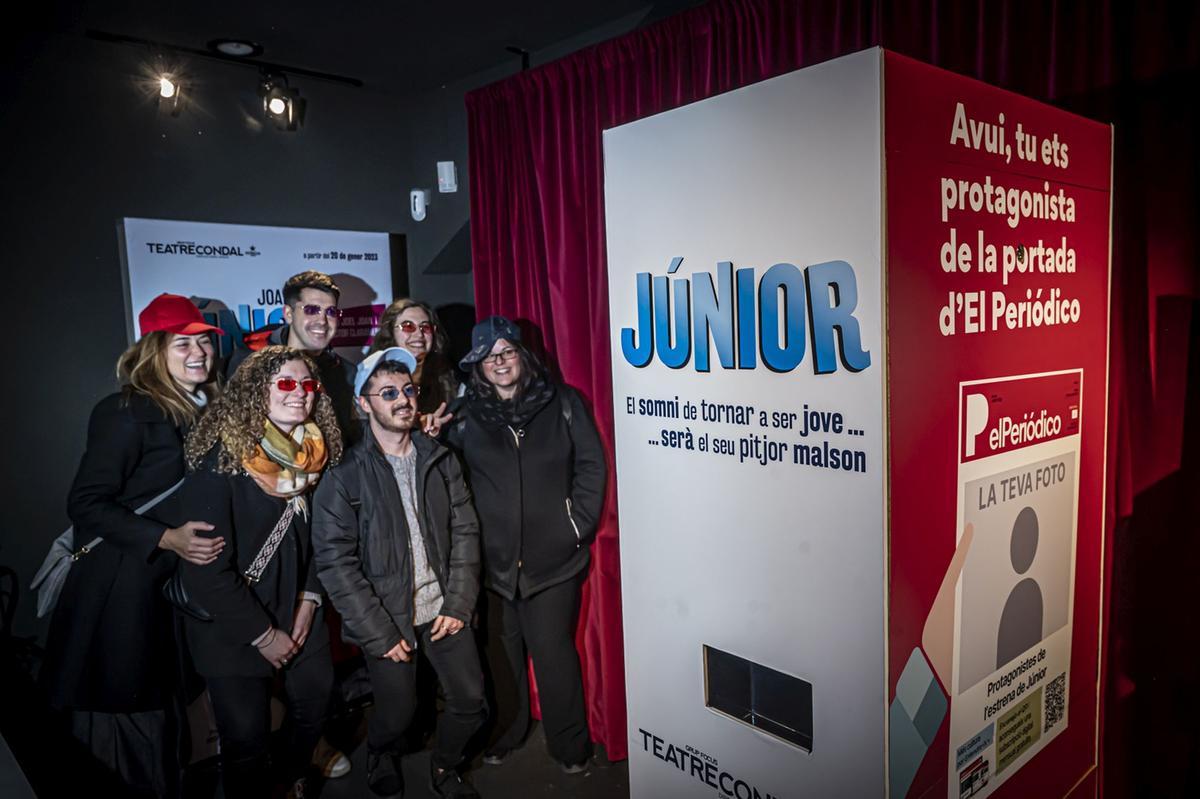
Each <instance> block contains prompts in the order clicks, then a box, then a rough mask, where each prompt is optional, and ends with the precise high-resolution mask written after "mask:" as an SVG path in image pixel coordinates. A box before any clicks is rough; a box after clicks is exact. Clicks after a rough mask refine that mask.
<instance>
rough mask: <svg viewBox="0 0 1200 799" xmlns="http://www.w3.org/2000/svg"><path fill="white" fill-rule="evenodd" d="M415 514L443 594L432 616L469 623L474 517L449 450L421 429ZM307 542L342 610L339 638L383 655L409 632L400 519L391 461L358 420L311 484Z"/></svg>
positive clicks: (475, 559) (416, 437)
mask: <svg viewBox="0 0 1200 799" xmlns="http://www.w3.org/2000/svg"><path fill="white" fill-rule="evenodd" d="M413 446H414V447H415V448H416V450H417V467H416V468H417V476H416V485H417V503H418V504H419V505H420V512H419V514H418V520H419V522H420V525H421V536H422V537H423V538H424V539H425V550H426V553H427V554H428V560H429V565H430V566H431V567H432V568H433V572H434V574H435V575H437V580H438V586H439V587H440V588H441V590H442V608H441V610H440V611H439V613H440V614H441V615H443V616H452V617H454V618H456V619H460V620H462V621H468V622H469V621H470V619H471V613H472V612H473V611H474V609H475V600H476V599H477V598H478V595H479V523H478V521H477V519H476V516H475V508H474V507H473V506H472V505H471V494H470V492H469V491H468V490H467V484H466V481H465V480H464V479H463V474H462V468H461V467H460V466H459V463H458V458H457V457H456V456H455V455H454V453H452V452H450V451H449V450H448V449H446V448H445V447H443V446H442V445H441V444H439V443H437V442H436V441H434V440H432V439H430V438H428V437H426V436H425V435H423V434H421V433H420V432H414V433H413ZM314 504H315V506H316V507H315V509H314V511H313V548H314V550H315V553H316V561H317V569H318V573H319V575H320V578H321V583H322V584H323V585H324V586H325V590H326V591H327V592H328V593H329V599H330V601H332V602H333V605H334V607H335V608H337V611H338V613H339V614H341V616H342V634H343V635H344V637H345V638H346V640H348V641H351V642H352V643H356V644H358V645H359V646H361V647H362V648H363V649H364V650H365V651H366V652H367V654H369V655H371V656H373V657H383V656H384V654H386V653H387V652H388V650H390V649H391V648H392V647H394V646H395V645H396V644H398V643H400V639H401V638H402V637H403V638H404V640H405V641H407V642H408V643H409V644H410V645H412V646H416V644H417V639H416V635H415V633H414V632H413V621H412V620H413V577H412V568H413V567H412V562H411V556H410V551H409V531H408V520H407V517H406V515H405V513H404V504H403V500H402V499H401V497H400V489H399V487H397V485H396V478H395V476H394V474H393V472H392V467H391V465H390V464H389V463H388V462H387V459H386V458H385V457H384V455H383V453H382V452H381V451H380V449H379V446H378V445H377V444H376V443H375V439H374V437H373V436H372V435H371V431H370V428H369V427H368V426H367V425H364V433H363V440H362V441H360V442H359V443H358V444H356V445H354V446H353V447H351V448H350V450H349V451H348V452H347V453H346V457H345V459H344V460H343V461H342V462H341V463H340V464H338V465H337V466H335V467H334V468H333V469H331V470H330V471H329V473H328V474H327V475H325V477H323V478H322V479H321V483H320V485H318V486H317V492H316V497H315V500H314Z"/></svg>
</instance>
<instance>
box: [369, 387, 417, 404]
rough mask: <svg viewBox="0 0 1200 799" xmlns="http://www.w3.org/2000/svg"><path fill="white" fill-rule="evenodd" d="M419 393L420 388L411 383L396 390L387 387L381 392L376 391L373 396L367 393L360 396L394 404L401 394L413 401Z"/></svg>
mask: <svg viewBox="0 0 1200 799" xmlns="http://www.w3.org/2000/svg"><path fill="white" fill-rule="evenodd" d="M420 393H421V387H420V386H418V385H415V384H413V383H407V384H405V386H404V388H396V387H395V386H387V387H386V388H384V389H382V390H381V391H377V392H375V393H374V394H368V393H367V392H365V391H364V392H363V393H362V396H364V397H379V398H380V399H382V400H384V401H385V402H395V401H396V400H398V399H400V395H401V394H403V395H404V396H406V397H408V398H409V399H414V398H416V396H417V395H418V394H420Z"/></svg>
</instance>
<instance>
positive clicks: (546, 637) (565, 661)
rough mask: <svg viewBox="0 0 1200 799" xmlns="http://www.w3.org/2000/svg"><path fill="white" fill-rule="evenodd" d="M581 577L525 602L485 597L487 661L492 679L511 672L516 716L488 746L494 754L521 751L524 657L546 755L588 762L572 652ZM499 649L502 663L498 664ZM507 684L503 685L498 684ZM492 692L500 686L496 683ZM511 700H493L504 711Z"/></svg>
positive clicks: (525, 711) (525, 714) (525, 723)
mask: <svg viewBox="0 0 1200 799" xmlns="http://www.w3.org/2000/svg"><path fill="white" fill-rule="evenodd" d="M582 582H583V575H579V576H577V577H573V578H572V579H570V580H567V581H566V582H564V583H559V584H558V585H555V586H551V587H550V588H547V589H546V590H544V591H541V592H539V593H537V594H534V595H533V596H530V597H517V598H516V599H512V600H510V599H505V598H504V597H502V596H500V595H499V594H497V593H495V592H493V591H489V592H488V597H487V600H488V648H489V650H490V651H489V652H488V660H489V662H491V663H492V664H493V666H492V671H493V674H495V673H497V672H499V671H502V670H503V671H510V673H511V675H512V677H513V683H515V685H516V688H515V691H516V696H515V708H516V711H515V712H516V717H515V718H514V720H513V721H512V722H511V723H510V724H509V726H508V728H507V729H506V730H504V731H503V732H502V733H501V735H500V737H499V738H498V739H497V740H496V742H495V743H494V744H492V747H491V748H492V749H493V750H496V751H507V750H509V749H514V748H516V747H518V746H520V744H521V741H522V740H523V739H524V738H525V734H526V733H527V732H528V730H529V680H528V679H527V678H526V671H525V655H526V651H528V653H529V656H530V657H532V658H533V672H534V674H535V675H536V677H537V684H538V697H539V700H540V705H541V709H542V726H543V728H544V729H545V732H546V745H547V747H548V748H549V750H550V755H551V757H553V758H554V759H555V760H557V761H559V762H560V763H565V764H567V765H575V764H577V763H582V762H584V761H585V760H587V759H588V756H589V754H590V747H591V744H590V742H589V740H588V728H587V716H586V714H585V712H584V705H583V676H582V674H581V672H580V667H579V653H578V652H577V651H576V649H575V626H576V623H577V621H578V619H579V590H580V586H581V585H582ZM497 642H498V643H499V644H500V647H501V648H502V650H503V657H504V658H505V659H506V660H507V663H503V664H501V663H497V660H498V658H499V657H501V653H500V652H496V651H495V644H496V643H497ZM503 682H507V681H503ZM496 683H497V690H501V685H502V681H501V680H499V679H497V680H496ZM513 699H514V697H497V702H499V703H501V704H503V705H505V707H506V708H507V707H508V706H509V705H510V704H512V700H513Z"/></svg>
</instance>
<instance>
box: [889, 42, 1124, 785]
mask: <svg viewBox="0 0 1200 799" xmlns="http://www.w3.org/2000/svg"><path fill="white" fill-rule="evenodd" d="M884 64H885V69H884V131H885V136H884V158H885V177H886V222H885V230H886V263H887V275H888V277H887V288H886V316H887V331H888V333H887V335H888V352H889V368H888V378H889V379H888V399H887V405H888V418H889V430H888V438H889V457H890V468H889V475H890V486H889V492H888V495H889V507H888V511H889V530H890V548H889V550H890V572H889V578H890V585H889V593H888V596H889V623H888V631H889V632H888V644H889V652H888V661H889V662H888V667H889V668H888V674H889V678H888V682H889V685H888V687H889V691H890V692H891V693H890V695H889V696H890V701H891V706H890V721H889V774H890V785H891V791H890V795H891V796H893V797H903V796H914V797H915V796H925V795H929V796H938V795H945V796H947V797H951V799H957V798H958V797H966V796H979V797H984V796H990V795H997V796H1006V797H1018V796H1021V797H1024V796H1045V797H1062V796H1067V795H1069V794H1071V793H1072V791H1074V790H1076V789H1081V790H1082V793H1081V794H1080V795H1090V794H1093V793H1094V791H1095V787H1094V786H1095V776H1094V773H1093V772H1094V770H1095V767H1096V763H1097V728H1098V708H1099V704H1098V694H1097V684H1098V676H1099V675H1098V669H1099V657H1098V655H1099V650H1100V637H1101V628H1100V623H1101V607H1102V603H1101V597H1102V590H1103V586H1102V563H1103V550H1104V546H1105V544H1104V530H1103V521H1104V513H1103V509H1104V453H1105V436H1106V414H1105V410H1106V397H1107V390H1108V371H1107V370H1108V348H1107V341H1108V325H1109V318H1108V294H1109V231H1110V207H1111V171H1112V170H1111V152H1112V132H1111V129H1110V128H1109V127H1108V126H1106V125H1102V124H1099V123H1096V122H1093V121H1089V120H1086V119H1082V118H1080V117H1077V116H1074V115H1071V114H1068V113H1065V112H1063V111H1061V110H1058V109H1055V108H1052V107H1049V106H1046V105H1043V104H1040V103H1037V102H1034V101H1032V100H1029V99H1026V98H1023V97H1020V96H1018V95H1015V94H1012V93H1009V92H1006V91H1003V90H1000V89H996V88H994V87H990V86H987V85H985V84H982V83H979V82H977V81H974V80H970V79H967V78H963V77H960V76H957V75H953V74H950V73H947V72H944V71H942V70H938V69H935V68H933V67H930V66H927V65H924V64H920V63H918V62H915V61H912V60H909V59H907V58H904V57H901V56H897V55H895V54H893V53H886V54H885V61H884Z"/></svg>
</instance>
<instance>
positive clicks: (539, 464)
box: [449, 385, 606, 599]
mask: <svg viewBox="0 0 1200 799" xmlns="http://www.w3.org/2000/svg"><path fill="white" fill-rule="evenodd" d="M556 388H557V390H556V391H555V392H554V395H553V396H552V397H551V398H550V400H549V401H548V402H546V403H545V405H543V406H542V408H541V409H540V410H538V411H537V412H536V413H535V414H534V415H533V416H532V418H530V419H529V420H528V421H527V422H525V423H524V424H523V425H521V426H520V427H517V428H514V427H512V426H510V425H496V424H488V423H485V422H484V421H483V419H482V418H481V415H480V413H479V412H478V410H479V406H478V404H477V403H476V402H475V401H473V400H472V399H471V398H470V397H468V401H467V402H466V403H465V404H464V407H463V408H462V409H461V413H462V416H461V417H460V419H459V420H458V421H457V422H454V423H452V426H451V429H450V433H449V441H450V443H451V445H452V446H454V447H455V448H456V449H458V450H459V451H460V452H461V453H462V455H463V461H464V462H465V463H466V465H467V473H468V475H469V477H470V480H471V490H472V492H473V493H474V494H475V508H476V509H477V510H478V511H479V526H480V535H481V537H482V539H483V569H484V584H485V585H486V586H487V587H488V588H490V589H491V590H493V591H495V592H497V593H499V594H501V595H503V596H505V597H507V598H509V599H512V598H514V597H515V596H517V594H518V593H519V594H520V595H521V596H530V595H532V594H536V593H537V592H538V591H541V590H543V589H546V588H549V587H551V586H554V585H557V584H559V583H561V582H563V581H565V580H568V579H570V578H571V577H574V576H575V575H576V574H578V573H579V572H581V571H583V570H584V569H585V568H587V565H588V560H589V554H588V545H589V544H590V543H591V541H592V537H593V536H594V535H595V533H596V525H597V524H598V523H599V520H600V510H601V507H602V506H603V504H604V482H605V471H606V470H605V465H604V450H603V449H602V447H601V445H600V437H599V435H598V434H597V433H596V425H595V423H594V422H593V421H592V416H591V414H590V413H588V410H587V408H586V407H585V406H584V404H583V400H581V399H580V398H579V394H577V393H576V392H575V390H574V389H572V388H570V387H568V386H563V385H560V386H557V387H556Z"/></svg>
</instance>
